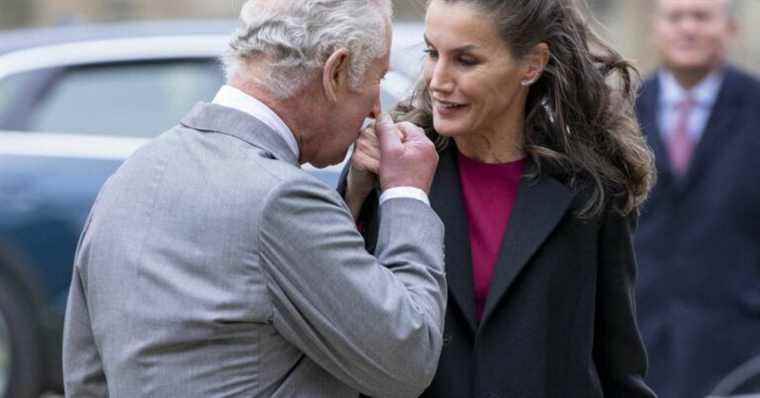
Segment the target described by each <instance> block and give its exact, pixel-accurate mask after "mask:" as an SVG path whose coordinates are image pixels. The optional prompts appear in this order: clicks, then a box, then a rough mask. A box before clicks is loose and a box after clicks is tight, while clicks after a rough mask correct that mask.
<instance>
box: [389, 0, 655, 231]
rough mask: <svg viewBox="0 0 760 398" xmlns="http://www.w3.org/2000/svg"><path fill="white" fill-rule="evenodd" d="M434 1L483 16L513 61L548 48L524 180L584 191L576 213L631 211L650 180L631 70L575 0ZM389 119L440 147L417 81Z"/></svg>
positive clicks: (533, 106) (534, 94)
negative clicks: (416, 128) (550, 178)
mask: <svg viewBox="0 0 760 398" xmlns="http://www.w3.org/2000/svg"><path fill="white" fill-rule="evenodd" d="M438 1H445V2H447V3H456V2H463V3H467V4H470V5H472V6H474V7H476V8H478V9H480V10H482V11H483V13H484V15H489V16H491V18H492V20H493V21H494V22H495V23H496V24H497V27H498V29H499V31H500V32H501V36H502V39H503V40H504V41H505V42H506V43H507V45H508V48H510V50H511V52H512V56H514V57H515V58H516V59H518V60H519V59H522V58H523V57H525V56H526V55H527V54H528V53H529V52H530V51H531V49H532V48H533V47H534V46H535V45H536V44H538V43H542V42H543V43H546V44H547V45H548V46H549V51H550V58H549V62H548V64H547V65H546V68H545V70H544V73H543V74H542V75H541V77H540V79H539V80H538V81H536V82H535V83H534V84H533V85H532V86H531V87H530V91H529V93H528V98H527V103H526V114H525V123H524V126H525V134H524V135H523V137H524V138H523V140H524V142H523V143H522V145H523V149H524V151H525V153H526V154H527V156H528V158H529V159H530V160H531V162H530V164H531V166H530V169H529V171H528V177H538V176H539V175H541V174H542V173H548V174H551V175H554V176H556V177H558V178H559V179H560V180H562V181H563V182H564V183H566V184H568V185H569V186H570V187H571V188H574V189H583V188H587V189H590V191H591V194H590V195H589V197H588V199H587V200H586V203H585V205H584V206H583V207H582V208H581V209H580V211H579V215H580V216H581V217H584V218H587V217H593V216H595V215H598V214H600V213H601V212H602V211H603V210H604V208H605V207H606V206H607V205H608V204H609V203H614V206H615V208H616V210H618V211H620V212H621V213H623V214H629V213H631V212H634V211H637V210H638V208H639V206H640V205H641V203H642V202H643V201H644V199H646V196H647V194H648V193H649V190H650V188H651V187H652V185H653V184H654V179H655V173H654V157H653V155H652V152H651V150H650V149H649V147H648V146H647V144H646V141H645V140H644V138H643V136H642V134H641V131H640V129H639V126H638V123H637V121H636V116H635V112H634V103H635V95H636V90H637V87H635V83H637V82H638V81H639V75H638V71H637V70H636V69H635V68H634V67H633V66H632V65H631V64H630V63H629V62H628V61H626V60H625V59H624V58H623V57H622V56H621V55H620V54H619V53H618V52H616V51H615V50H614V49H612V48H611V47H610V46H609V45H608V44H607V43H605V42H604V41H603V40H602V39H601V38H600V37H599V36H598V35H597V34H596V33H595V32H594V31H593V30H592V29H591V27H590V24H589V22H588V20H587V19H586V17H585V15H584V14H587V13H586V12H584V11H587V10H584V9H583V8H585V7H583V8H581V6H580V4H578V3H577V1H579V0H511V1H505V0H438ZM581 1H582V0H581ZM583 4H585V3H583ZM395 116H396V117H397V119H400V120H408V121H411V122H413V123H415V124H417V125H420V126H421V127H423V128H424V129H425V130H426V131H427V132H428V135H429V136H430V137H431V138H432V139H433V140H434V141H435V142H436V144H438V146H439V148H441V149H442V148H443V147H445V145H447V144H448V138H446V137H443V136H441V135H439V134H437V133H436V132H435V130H434V129H433V117H432V104H431V99H430V93H429V90H428V86H427V82H425V81H424V79H422V81H420V82H419V84H418V85H417V87H416V88H415V91H414V94H413V95H412V96H411V98H409V99H408V100H406V101H402V103H401V104H400V105H399V106H398V108H397V112H396V113H395Z"/></svg>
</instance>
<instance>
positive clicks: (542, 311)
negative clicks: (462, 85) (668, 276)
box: [362, 145, 654, 398]
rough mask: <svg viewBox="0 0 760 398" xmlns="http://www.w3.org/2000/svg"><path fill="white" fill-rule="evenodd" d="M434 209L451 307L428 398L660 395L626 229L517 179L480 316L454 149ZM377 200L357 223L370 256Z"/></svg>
mask: <svg viewBox="0 0 760 398" xmlns="http://www.w3.org/2000/svg"><path fill="white" fill-rule="evenodd" d="M430 200H431V205H432V206H433V208H434V209H435V210H436V211H437V213H438V214H439V215H440V217H441V219H442V220H443V222H444V225H445V227H446V239H445V245H446V246H445V253H446V272H447V280H448V286H449V301H448V308H447V314H446V325H445V330H444V346H443V353H442V355H441V360H440V363H439V366H438V372H437V374H436V376H435V378H434V380H433V383H432V385H431V386H430V388H429V389H428V390H427V391H426V392H425V394H424V395H423V397H452V398H468V397H474V398H486V397H494V398H495V397H498V398H505V397H537V398H539V397H563V398H564V397H583V398H591V397H602V396H605V397H653V396H654V394H652V393H651V392H650V390H649V389H648V388H647V387H646V386H645V385H644V383H643V381H642V375H643V374H644V372H645V369H646V355H645V351H644V347H643V345H642V342H641V339H640V337H639V332H638V329H637V326H636V319H635V317H634V309H633V308H634V307H633V300H634V297H633V280H634V277H635V272H636V264H635V260H634V256H633V252H632V247H631V240H630V233H631V231H630V223H629V222H628V221H627V220H625V219H623V218H622V217H621V216H619V215H616V214H615V213H612V212H607V213H605V215H604V216H600V217H598V218H595V219H593V220H588V221H581V220H579V219H578V217H576V215H575V212H576V211H577V209H578V208H579V207H580V206H581V205H582V204H583V202H582V195H577V194H575V193H573V192H572V191H571V190H569V189H568V188H567V187H566V186H565V185H563V184H561V183H560V182H559V181H557V180H556V179H554V178H551V177H543V178H539V179H538V180H535V181H527V180H525V179H524V180H523V181H521V183H520V186H519V189H518V194H517V199H516V202H515V204H514V207H513V209H512V214H511V217H510V221H509V225H508V227H507V229H506V232H505V234H504V241H503V244H502V252H501V253H500V257H499V260H498V261H497V263H496V265H495V267H494V276H493V280H492V283H491V288H490V294H489V296H488V298H487V301H486V305H485V310H484V315H483V320H482V322H477V321H476V319H475V302H474V293H473V281H472V261H471V256H470V242H469V239H468V224H467V216H466V213H465V211H464V207H463V202H462V195H461V188H460V183H459V175H458V170H457V164H456V149H454V145H450V147H449V149H448V150H446V151H445V152H443V153H442V154H441V159H440V163H439V166H438V170H437V173H436V177H435V181H434V183H433V188H432V191H431V194H430ZM376 203H377V196H376V194H373V195H371V196H370V198H369V199H368V200H367V202H365V207H364V209H363V212H362V220H363V221H364V222H365V226H366V228H365V235H366V238H367V244H368V248H369V249H370V250H372V248H373V245H374V241H375V236H374V232H375V231H376V228H377V225H376V221H377V214H376V211H377V206H376Z"/></svg>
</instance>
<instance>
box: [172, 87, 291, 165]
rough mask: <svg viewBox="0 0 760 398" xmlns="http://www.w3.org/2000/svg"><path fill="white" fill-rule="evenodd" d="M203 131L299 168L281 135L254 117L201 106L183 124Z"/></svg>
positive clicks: (215, 106) (228, 109) (218, 106)
mask: <svg viewBox="0 0 760 398" xmlns="http://www.w3.org/2000/svg"><path fill="white" fill-rule="evenodd" d="M180 124H182V125H183V126H185V127H187V128H190V129H194V130H198V131H201V132H214V133H220V134H225V135H229V136H232V137H235V138H237V139H239V140H241V141H244V142H246V143H248V144H250V145H252V146H255V147H257V148H260V149H263V150H264V151H266V152H267V153H268V154H269V155H271V156H272V157H274V158H275V159H279V160H282V161H284V162H288V163H291V164H294V165H296V166H298V158H297V156H296V154H295V153H293V151H292V150H291V149H290V147H289V146H288V143H287V142H286V141H285V140H284V139H283V138H282V136H281V135H280V134H278V133H277V132H276V131H274V130H272V128H271V127H269V126H267V125H266V124H265V123H263V122H261V121H260V120H258V119H256V118H255V117H253V116H251V115H249V114H247V113H244V112H241V111H239V110H236V109H232V108H228V107H225V106H221V105H216V104H209V103H204V102H201V103H198V104H196V105H195V107H193V109H192V110H191V111H190V113H189V114H187V116H185V117H184V118H183V119H182V121H181V122H180Z"/></svg>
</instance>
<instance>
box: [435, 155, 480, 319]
mask: <svg viewBox="0 0 760 398" xmlns="http://www.w3.org/2000/svg"><path fill="white" fill-rule="evenodd" d="M430 204H431V206H432V207H433V209H434V210H435V211H436V213H438V215H439V216H440V218H441V220H443V223H444V226H445V227H446V236H445V240H444V243H445V254H446V275H447V278H446V279H447V281H448V284H449V292H450V293H451V296H452V297H453V298H454V301H455V302H456V304H457V305H458V306H459V308H460V309H461V310H462V312H463V313H464V316H465V318H466V319H467V323H468V324H469V325H470V328H471V329H472V331H473V332H474V331H475V325H476V323H475V295H474V293H473V282H472V255H471V251H470V238H469V226H468V221H467V213H466V212H465V209H464V203H463V201H462V187H461V185H460V182H459V170H458V168H457V161H456V147H455V146H454V144H453V143H452V144H450V145H449V147H448V148H447V149H446V150H444V152H443V153H441V158H440V161H439V163H438V169H437V172H436V176H435V180H434V182H433V187H432V188H431V190H430Z"/></svg>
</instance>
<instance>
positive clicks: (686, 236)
mask: <svg viewBox="0 0 760 398" xmlns="http://www.w3.org/2000/svg"><path fill="white" fill-rule="evenodd" d="M734 8H735V5H734V4H733V2H731V1H729V0H659V1H657V5H656V8H655V16H654V30H653V31H654V34H655V37H654V38H655V40H654V44H655V46H656V47H657V49H658V50H659V53H660V55H661V58H662V64H663V65H662V67H661V68H660V69H659V70H658V71H657V72H656V73H655V74H654V76H652V78H651V79H649V80H648V81H646V82H645V84H644V86H643V91H642V94H641V97H640V99H639V103H638V113H639V120H640V122H641V124H642V127H643V130H644V132H645V134H646V136H647V139H648V141H649V143H650V145H651V146H652V148H653V149H654V151H655V153H656V155H657V168H658V170H659V175H658V182H657V186H656V187H655V188H654V190H653V192H652V194H651V196H650V200H649V202H648V203H647V204H646V205H645V206H644V209H643V211H642V214H641V218H640V225H639V229H638V232H637V234H636V237H635V238H636V239H635V241H636V250H637V255H638V260H639V284H638V286H639V292H638V294H637V297H638V299H639V320H640V326H641V331H642V333H643V337H644V340H645V342H646V345H647V348H648V350H649V359H650V370H649V380H648V381H649V383H650V385H652V386H653V388H654V389H655V391H657V393H658V394H660V396H661V397H664V398H682V397H704V396H705V395H706V394H708V393H709V392H710V391H711V390H712V389H713V388H714V387H715V385H716V383H718V381H719V380H720V379H721V377H722V376H725V375H726V374H727V373H729V372H730V371H731V370H732V369H734V368H736V367H738V366H740V365H741V364H742V363H743V362H745V361H746V360H748V359H749V358H751V357H752V356H753V355H758V354H760V221H758V220H760V184H758V182H759V181H760V156H758V154H759V153H760V130H758V125H760V123H759V122H760V120H759V119H758V114H760V105H758V100H759V99H760V83H759V82H758V81H757V80H755V79H754V78H753V77H750V76H749V75H747V74H746V73H744V72H742V71H740V70H738V69H737V68H735V67H733V66H731V65H729V64H728V63H727V61H726V51H727V47H728V46H729V44H730V42H731V40H732V38H733V37H734V35H735V34H736V21H735V18H734V14H733V13H734V12H735V10H734Z"/></svg>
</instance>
